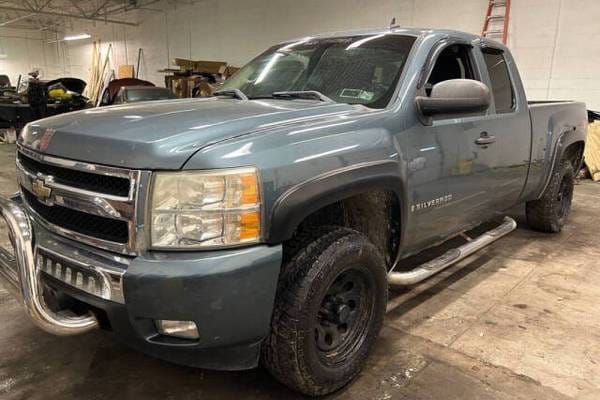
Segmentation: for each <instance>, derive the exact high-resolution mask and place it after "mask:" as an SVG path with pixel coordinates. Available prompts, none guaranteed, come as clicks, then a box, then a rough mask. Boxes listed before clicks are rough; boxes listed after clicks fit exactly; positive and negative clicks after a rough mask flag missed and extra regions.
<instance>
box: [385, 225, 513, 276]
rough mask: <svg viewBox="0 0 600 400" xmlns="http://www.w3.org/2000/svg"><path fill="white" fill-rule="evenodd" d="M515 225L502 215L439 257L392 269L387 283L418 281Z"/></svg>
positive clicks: (486, 243)
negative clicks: (402, 269) (498, 221)
mask: <svg viewBox="0 0 600 400" xmlns="http://www.w3.org/2000/svg"><path fill="white" fill-rule="evenodd" d="M516 227H517V223H516V221H515V220H514V219H512V218H510V217H504V221H503V222H502V224H501V225H500V226H498V227H496V228H494V229H492V230H489V231H487V232H485V233H484V234H482V235H481V236H478V237H477V238H475V239H472V240H470V241H469V242H467V243H465V244H463V245H462V246H459V247H457V248H455V249H452V250H448V251H447V252H446V253H444V254H443V255H441V256H440V257H438V258H435V259H433V260H431V261H428V262H426V263H424V264H421V265H420V266H418V267H417V268H415V269H413V270H410V271H406V272H394V271H393V270H392V271H391V272H390V273H389V274H388V283H389V284H390V285H391V286H406V285H414V284H415V283H419V282H421V281H423V280H425V279H427V278H429V277H431V276H433V275H435V274H437V273H438V272H440V271H442V270H444V269H446V268H448V267H449V266H451V265H453V264H456V263H457V262H459V261H461V260H463V259H465V258H467V257H468V256H470V255H471V254H473V253H475V252H476V251H477V250H480V249H482V248H484V247H485V246H487V245H488V244H490V243H492V242H495V241H496V240H498V239H500V238H501V237H502V236H505V235H507V234H509V233H510V232H512V231H514V230H515V229H516Z"/></svg>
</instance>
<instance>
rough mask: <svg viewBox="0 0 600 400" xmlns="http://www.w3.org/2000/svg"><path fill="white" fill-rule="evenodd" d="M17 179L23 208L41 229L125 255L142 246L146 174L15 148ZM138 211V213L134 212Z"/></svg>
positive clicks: (131, 253)
mask: <svg viewBox="0 0 600 400" xmlns="http://www.w3.org/2000/svg"><path fill="white" fill-rule="evenodd" d="M17 179H18V181H19V184H20V186H21V192H22V194H23V198H24V200H25V203H26V206H27V209H28V210H29V211H30V212H31V214H32V215H33V217H34V218H35V219H36V220H37V221H38V222H39V223H40V224H42V225H43V226H44V227H45V228H47V229H49V230H51V231H53V232H56V233H58V234H60V235H62V236H65V237H68V238H70V239H73V240H76V241H78V242H82V243H86V244H90V245H92V246H95V247H99V248H102V249H106V250H109V251H112V252H116V253H119V254H126V255H135V254H138V252H139V250H140V249H141V248H142V247H143V238H144V235H143V234H141V232H142V229H141V227H142V226H143V221H142V220H143V215H144V213H143V204H140V203H143V200H144V196H143V195H142V196H140V195H139V194H140V193H139V191H140V187H143V188H145V187H147V182H148V181H149V179H150V172H147V171H135V170H127V169H122V168H115V167H107V166H103V165H95V164H88V163H83V162H79V161H72V160H65V159H60V158H56V157H52V156H47V155H42V154H39V153H36V152H34V151H31V150H29V149H27V148H25V147H22V146H19V148H18V153H17ZM138 210H140V212H138Z"/></svg>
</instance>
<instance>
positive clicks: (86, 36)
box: [63, 33, 92, 41]
mask: <svg viewBox="0 0 600 400" xmlns="http://www.w3.org/2000/svg"><path fill="white" fill-rule="evenodd" d="M91 37H92V35H90V34H89V33H81V34H79V35H71V36H65V37H64V38H63V40H66V41H71V40H81V39H89V38H91Z"/></svg>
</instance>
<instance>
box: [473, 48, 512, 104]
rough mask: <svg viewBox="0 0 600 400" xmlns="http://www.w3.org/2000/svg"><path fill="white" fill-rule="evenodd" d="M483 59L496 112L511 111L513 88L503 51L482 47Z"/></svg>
mask: <svg viewBox="0 0 600 400" xmlns="http://www.w3.org/2000/svg"><path fill="white" fill-rule="evenodd" d="M481 52H482V53H483V59H484V60H485V65H486V68H487V71H488V75H489V77H490V84H491V86H492V87H491V88H490V89H491V90H492V95H493V96H494V104H495V105H496V113H497V114H505V113H511V112H513V111H515V108H516V98H515V89H514V86H513V83H512V80H511V78H510V73H509V71H508V64H507V63H506V58H505V56H504V52H503V51H502V50H499V49H494V48H483V49H481Z"/></svg>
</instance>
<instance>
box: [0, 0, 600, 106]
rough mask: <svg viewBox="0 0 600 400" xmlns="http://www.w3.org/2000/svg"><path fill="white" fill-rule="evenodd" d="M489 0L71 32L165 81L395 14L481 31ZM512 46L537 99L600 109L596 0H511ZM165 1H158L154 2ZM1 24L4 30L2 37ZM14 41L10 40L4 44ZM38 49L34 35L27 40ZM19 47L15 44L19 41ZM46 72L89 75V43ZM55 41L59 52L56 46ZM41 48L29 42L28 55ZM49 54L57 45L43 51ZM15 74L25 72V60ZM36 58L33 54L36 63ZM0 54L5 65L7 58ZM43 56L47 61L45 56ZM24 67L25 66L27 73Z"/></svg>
mask: <svg viewBox="0 0 600 400" xmlns="http://www.w3.org/2000/svg"><path fill="white" fill-rule="evenodd" d="M487 3H488V0H204V1H199V2H197V3H196V4H195V5H186V6H178V7H174V6H173V5H171V4H169V3H165V4H164V5H163V6H162V7H163V9H164V10H166V11H164V12H151V11H142V12H140V13H139V14H138V15H133V16H132V17H133V19H138V20H140V21H141V25H140V26H139V27H137V28H136V27H124V26H120V25H107V24H104V23H96V24H93V25H91V24H87V23H75V24H74V25H73V27H72V28H71V30H72V31H73V33H77V32H83V31H86V32H89V33H91V34H93V35H94V39H101V40H102V42H103V43H104V46H106V45H107V44H108V43H112V46H113V47H112V53H111V63H110V65H111V66H112V67H113V68H116V67H117V66H118V65H119V64H125V63H129V64H135V62H136V58H137V50H138V48H139V47H142V48H143V52H144V56H143V58H142V63H141V68H140V78H142V79H148V80H151V81H153V82H155V83H157V84H162V83H163V74H161V73H158V72H157V70H158V69H162V68H165V67H167V66H169V60H171V59H173V58H175V57H181V58H192V59H205V60H222V61H227V62H229V63H230V64H233V65H237V66H241V65H243V64H244V63H245V62H247V61H249V60H250V59H251V58H252V57H253V56H255V55H256V54H258V53H259V52H261V51H262V50H264V49H265V48H267V47H268V46H270V45H272V44H273V43H276V42H278V41H281V40H285V39H291V38H295V37H301V36H305V35H308V34H313V33H319V32H329V31H336V30H348V29H362V28H373V27H385V26H387V25H388V24H389V21H390V20H391V18H392V17H393V16H395V17H396V18H397V22H398V23H399V24H401V25H404V26H422V27H433V28H451V29H458V30H464V31H468V32H473V33H480V31H481V27H482V23H483V18H484V15H485V11H486V7H487ZM512 4H513V7H512V11H511V26H510V30H509V46H510V47H511V49H512V50H513V53H514V55H515V58H516V60H517V63H518V65H519V69H520V71H521V74H522V77H523V80H524V82H525V87H526V90H527V92H528V96H529V97H530V98H532V99H546V98H569V99H576V100H583V101H586V102H587V103H588V105H589V107H590V108H595V109H599V110H600V79H598V76H597V75H599V74H598V72H599V71H600V68H599V67H598V66H600V24H599V23H598V22H597V17H596V15H600V1H599V0H512ZM152 7H153V8H160V7H161V6H160V4H158V5H153V6H152ZM1 35H2V31H0V40H3V39H1V37H2V36H1ZM6 40H9V39H4V40H3V43H4V42H5V41H6ZM28 43H30V44H29V46H30V48H31V49H36V46H40V45H36V44H33V43H35V41H34V40H29V41H28ZM21 46H22V43H21V45H17V46H16V47H21ZM51 48H54V49H55V50H54V53H55V54H56V55H55V56H54V58H51V59H49V61H48V60H46V69H47V70H48V72H55V73H60V74H67V75H72V76H77V77H81V78H83V79H87V77H88V70H89V65H90V63H91V41H83V42H69V43H67V44H64V48H65V49H66V51H65V52H64V54H62V53H61V51H60V48H61V46H56V45H53V47H52V46H51ZM56 49H58V50H59V51H58V52H57V51H56ZM30 53H34V55H37V54H38V53H39V52H38V51H37V50H36V51H33V50H30V51H29V53H28V54H30ZM46 53H51V52H48V51H46ZM25 58H26V60H24V57H20V58H18V59H15V61H14V63H12V64H11V65H12V66H11V67H10V68H11V71H14V72H11V73H13V74H14V73H15V72H16V71H17V70H18V72H23V69H21V68H18V64H19V62H20V61H19V60H23V61H24V62H25V64H27V63H29V64H27V65H31V64H32V63H35V62H38V61H36V59H35V58H31V57H25ZM32 60H33V61H32ZM3 61H7V60H0V73H1V71H3V70H4V68H5V65H6V64H5V63H3ZM39 62H41V61H39ZM24 72H27V71H24Z"/></svg>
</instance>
